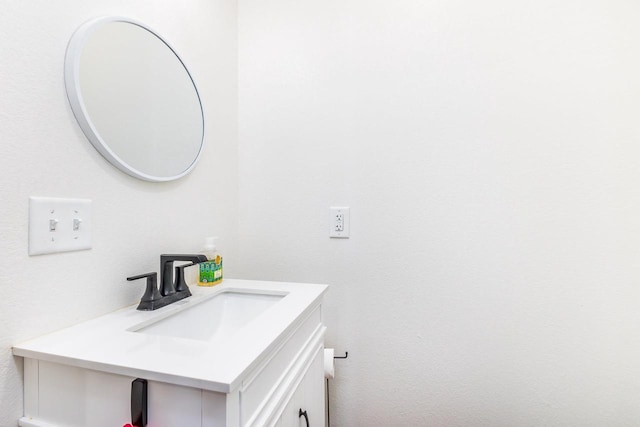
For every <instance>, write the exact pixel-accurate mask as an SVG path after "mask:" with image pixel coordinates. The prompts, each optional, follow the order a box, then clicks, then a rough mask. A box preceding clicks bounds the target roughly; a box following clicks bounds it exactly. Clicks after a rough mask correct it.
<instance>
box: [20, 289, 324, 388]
mask: <svg viewBox="0 0 640 427" xmlns="http://www.w3.org/2000/svg"><path fill="white" fill-rule="evenodd" d="M190 289H191V292H192V293H193V296H191V297H189V298H186V299H184V300H181V301H178V302H175V303H173V304H171V305H168V306H166V307H163V308H160V309H158V310H155V311H138V310H136V306H137V304H136V305H133V306H130V307H126V308H124V309H121V310H118V311H115V312H113V313H110V314H107V315H104V316H101V317H99V318H96V319H93V320H89V321H87V322H83V323H80V324H78V325H75V326H72V327H69V328H66V329H63V330H60V331H57V332H53V333H51V334H48V335H44V336H42V337H39V338H35V339H32V340H30V341H27V342H24V343H21V344H19V345H16V346H14V347H13V353H14V354H15V355H17V356H22V357H27V358H32V359H38V360H44V361H49V362H55V363H61V364H65V365H70V366H75V367H80V368H86V369H93V370H97V371H103V372H109V373H114V374H120V375H127V376H131V377H141V378H146V379H149V380H155V381H162V382H167V383H172V384H178V385H183V386H188V387H195V388H201V389H205V390H211V391H217V392H222V393H228V392H230V391H233V390H235V389H236V388H237V387H238V386H239V385H240V382H241V380H242V378H243V376H244V375H245V374H247V373H248V372H249V371H250V370H251V369H253V368H254V367H255V366H257V364H259V363H260V362H261V361H262V359H263V357H265V355H267V354H268V353H269V351H270V350H271V349H273V348H274V347H275V346H276V345H277V344H278V343H279V342H280V341H281V340H282V339H284V338H285V337H286V336H287V334H288V332H289V331H290V328H291V327H292V325H293V324H294V323H295V322H296V320H298V319H301V318H302V317H304V316H305V314H306V313H308V312H310V310H311V309H312V308H314V307H315V306H316V305H317V304H319V303H320V301H321V298H322V295H323V294H324V293H325V292H326V290H327V286H326V285H315V284H307V283H285V282H265V281H250V280H234V279H225V280H224V281H223V282H222V284H220V285H217V286H213V287H211V288H207V287H199V286H190ZM230 290H238V291H255V292H267V293H278V294H286V296H285V297H284V298H282V300H280V301H278V302H277V303H275V304H274V305H273V306H271V307H269V308H268V309H266V311H264V312H263V313H261V314H260V315H258V317H256V319H255V320H254V321H252V322H251V323H250V324H248V325H247V326H245V327H243V328H242V329H240V330H239V331H237V333H235V334H233V336H232V337H226V338H225V337H223V338H221V339H218V340H215V339H214V340H213V341H208V342H207V341H198V340H192V339H187V338H177V337H169V336H159V335H150V334H146V333H138V332H131V331H129V330H130V329H136V327H137V326H139V325H140V324H148V323H152V322H154V321H155V320H158V319H162V318H164V317H167V316H169V315H171V314H173V313H176V312H178V311H182V310H184V309H186V308H189V307H191V306H193V304H197V303H198V302H202V301H203V300H204V299H209V298H211V297H212V296H213V295H214V294H217V293H220V292H223V291H230ZM194 327H197V325H194Z"/></svg>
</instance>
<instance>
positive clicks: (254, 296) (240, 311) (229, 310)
mask: <svg viewBox="0 0 640 427" xmlns="http://www.w3.org/2000/svg"><path fill="white" fill-rule="evenodd" d="M283 297H284V295H274V294H264V293H253V292H237V291H232V290H228V291H223V292H221V293H219V294H216V295H215V296H213V297H212V298H208V299H205V300H204V301H202V302H198V303H197V304H195V305H193V306H191V307H187V308H185V309H183V310H181V311H178V312H177V313H173V314H171V315H169V316H167V317H165V318H162V319H161V320H158V321H156V322H154V323H152V324H150V325H147V326H143V327H141V328H133V329H131V330H132V331H133V332H139V333H143V334H151V335H161V336H168V337H177V338H189V339H194V340H199V341H213V340H216V339H220V338H227V337H229V336H231V335H233V334H234V333H235V332H237V331H238V330H240V329H241V328H243V327H244V326H246V325H248V324H249V323H251V321H253V320H254V319H255V318H257V317H258V316H259V315H260V314H261V313H263V312H264V311H266V310H267V309H268V308H269V307H271V306H273V305H274V304H276V303H277V302H278V301H280V300H281V299H282V298H283Z"/></svg>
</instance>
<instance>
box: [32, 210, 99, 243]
mask: <svg viewBox="0 0 640 427" xmlns="http://www.w3.org/2000/svg"><path fill="white" fill-rule="evenodd" d="M91 226H92V221H91V200H89V199H60V198H53V197H30V198H29V255H43V254H50V253H54V252H69V251H80V250H85V249H91Z"/></svg>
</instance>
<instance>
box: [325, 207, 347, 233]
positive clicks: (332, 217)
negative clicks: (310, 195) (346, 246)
mask: <svg viewBox="0 0 640 427" xmlns="http://www.w3.org/2000/svg"><path fill="white" fill-rule="evenodd" d="M349 225H350V221H349V208H347V207H332V208H329V237H339V238H347V239H348V238H349Z"/></svg>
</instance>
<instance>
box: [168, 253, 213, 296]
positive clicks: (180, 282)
mask: <svg viewBox="0 0 640 427" xmlns="http://www.w3.org/2000/svg"><path fill="white" fill-rule="evenodd" d="M208 260H209V259H208V258H207V256H206V255H197V254H196V255H180V254H178V255H167V254H164V255H160V295H162V296H163V297H166V296H169V295H174V294H181V295H183V296H181V297H180V298H178V299H176V301H177V300H180V299H182V298H186V297H189V296H191V291H189V287H188V286H187V284H186V282H185V281H184V271H183V270H184V267H190V266H192V265H194V264H200V263H201V262H206V261H208ZM174 261H191V264H187V265H181V266H179V267H176V275H175V278H174V276H173V262H174Z"/></svg>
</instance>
